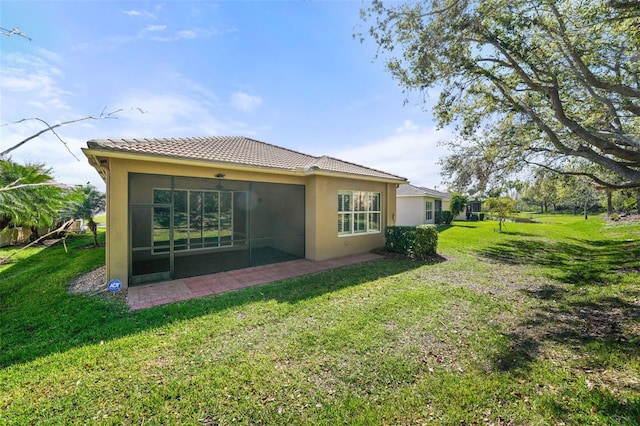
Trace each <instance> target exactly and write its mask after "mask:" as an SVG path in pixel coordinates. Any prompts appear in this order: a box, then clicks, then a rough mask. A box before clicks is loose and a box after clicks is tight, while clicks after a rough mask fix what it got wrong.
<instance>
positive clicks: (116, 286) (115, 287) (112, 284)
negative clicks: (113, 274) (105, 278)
mask: <svg viewBox="0 0 640 426" xmlns="http://www.w3.org/2000/svg"><path fill="white" fill-rule="evenodd" d="M121 288H122V283H121V282H120V280H111V281H109V284H107V289H109V291H111V292H114V293H115V292H116V291H120V289H121Z"/></svg>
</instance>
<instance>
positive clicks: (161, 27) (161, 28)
mask: <svg viewBox="0 0 640 426" xmlns="http://www.w3.org/2000/svg"><path fill="white" fill-rule="evenodd" d="M166 29H167V26H166V25H147V26H146V27H144V29H143V30H142V34H144V33H150V32H156V31H164V30H166Z"/></svg>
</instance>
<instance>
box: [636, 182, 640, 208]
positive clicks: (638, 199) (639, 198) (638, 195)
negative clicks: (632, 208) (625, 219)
mask: <svg viewBox="0 0 640 426" xmlns="http://www.w3.org/2000/svg"><path fill="white" fill-rule="evenodd" d="M636 208H637V210H638V214H640V188H638V189H637V190H636Z"/></svg>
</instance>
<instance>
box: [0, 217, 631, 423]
mask: <svg viewBox="0 0 640 426" xmlns="http://www.w3.org/2000/svg"><path fill="white" fill-rule="evenodd" d="M534 219H535V220H536V221H538V222H539V223H507V225H506V232H502V233H498V232H495V230H494V229H495V228H497V223H496V222H491V221H487V222H455V223H454V224H453V225H452V226H449V227H446V228H443V229H441V230H440V244H439V249H438V251H439V253H440V254H441V255H442V256H443V257H444V258H446V261H443V262H438V263H421V262H414V261H410V260H401V259H384V260H377V261H372V262H368V263H366V264H361V265H356V266H350V267H344V268H340V269H336V270H333V271H330V272H325V273H321V274H317V275H312V276H306V277H300V278H296V279H290V280H286V281H280V282H276V283H272V284H268V285H264V286H259V287H254V288H250V289H245V290H241V291H237V292H230V293H226V294H222V295H217V296H210V297H205V298H201V299H197V300H188V301H184V302H180V303H174V304H170V305H165V306H160V307H156V308H151V309H146V310H141V311H135V312H129V311H128V310H127V308H126V306H125V305H124V303H123V301H122V300H121V298H118V297H115V296H114V295H110V294H106V293H105V294H98V295H92V296H86V295H84V296H83V295H77V294H70V293H68V292H67V285H68V283H69V281H71V280H72V279H73V278H74V277H77V276H78V275H80V274H82V273H84V272H87V271H90V270H92V269H94V268H96V267H98V266H100V265H101V264H102V263H103V261H104V260H103V259H104V248H97V249H87V248H85V246H87V245H89V244H91V237H90V236H89V235H80V236H74V237H73V238H71V239H70V240H69V241H68V242H67V247H68V248H69V251H68V253H67V252H65V250H64V248H63V247H61V246H52V247H48V248H42V247H39V248H33V249H30V250H26V251H25V252H23V253H21V254H20V255H19V256H18V257H19V261H18V262H15V263H13V264H10V265H4V266H0V324H1V325H0V424H37V423H42V424H60V425H63V424H64V425H69V424H136V425H139V424H190V425H191V424H193V425H198V424H200V425H217V424H225V425H226V424H274V425H283V424H320V425H322V424H326V425H334V424H349V425H359V424H361V425H370V424H402V425H410V424H411V425H413V424H442V425H451V424H455V425H473V424H478V425H534V424H541V425H547V424H549V425H559V424H568V425H589V424H591V425H602V424H607V425H633V424H640V224H639V223H637V222H636V223H620V222H619V223H610V222H605V221H603V220H602V219H601V218H598V217H594V218H590V219H589V220H588V221H584V220H582V219H581V218H580V217H574V216H539V215H536V216H535V217H534ZM101 236H103V234H101ZM8 251H9V250H8V249H0V256H3V255H6V254H7V252H8Z"/></svg>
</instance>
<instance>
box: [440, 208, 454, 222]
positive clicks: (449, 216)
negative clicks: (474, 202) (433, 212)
mask: <svg viewBox="0 0 640 426" xmlns="http://www.w3.org/2000/svg"><path fill="white" fill-rule="evenodd" d="M451 222H453V213H451V212H450V211H449V210H445V211H443V212H442V223H444V224H445V225H451Z"/></svg>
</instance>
